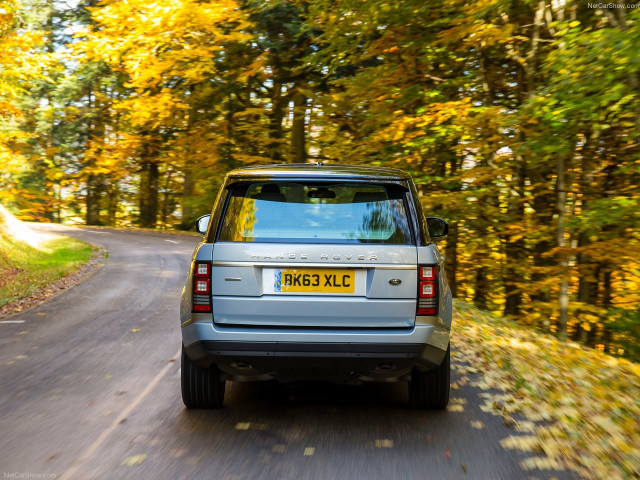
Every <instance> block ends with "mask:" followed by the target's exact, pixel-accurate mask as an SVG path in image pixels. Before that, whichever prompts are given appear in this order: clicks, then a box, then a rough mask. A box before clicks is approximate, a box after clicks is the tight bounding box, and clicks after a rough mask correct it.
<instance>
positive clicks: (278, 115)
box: [268, 80, 287, 161]
mask: <svg viewBox="0 0 640 480" xmlns="http://www.w3.org/2000/svg"><path fill="white" fill-rule="evenodd" d="M272 91H273V93H272V95H271V104H272V108H271V114H270V115H269V117H270V119H269V139H270V141H269V145H268V150H269V156H270V157H271V159H272V160H275V161H282V160H283V156H282V138H283V131H282V120H283V119H284V114H285V106H286V103H287V99H286V98H284V97H283V96H282V83H279V82H277V81H275V80H274V83H273V89H272Z"/></svg>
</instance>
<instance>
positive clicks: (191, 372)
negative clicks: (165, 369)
mask: <svg viewBox="0 0 640 480" xmlns="http://www.w3.org/2000/svg"><path fill="white" fill-rule="evenodd" d="M180 378H181V383H182V401H183V402H184V405H185V406H186V407H187V408H221V407H222V403H223V402H224V390H225V384H226V381H225V380H222V379H221V378H220V370H219V369H218V367H217V366H216V365H212V366H211V367H210V368H202V367H199V366H198V365H196V364H195V363H193V362H192V361H191V359H190V358H189V357H188V356H187V354H186V352H185V350H184V345H183V346H182V368H181V369H180Z"/></svg>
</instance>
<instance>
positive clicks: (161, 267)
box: [0, 226, 575, 480]
mask: <svg viewBox="0 0 640 480" xmlns="http://www.w3.org/2000/svg"><path fill="white" fill-rule="evenodd" d="M38 228H45V229H54V230H55V229H57V230H58V231H64V232H65V233H66V234H68V235H73V236H75V237H78V238H81V239H83V240H87V241H90V242H93V243H96V244H100V245H103V246H104V247H105V248H106V249H107V250H108V251H109V257H108V259H107V261H106V263H105V265H104V266H103V267H102V268H101V269H100V270H99V271H98V272H97V273H96V274H94V275H93V276H92V277H91V278H89V279H88V280H87V281H85V282H83V283H82V284H80V285H79V286H77V287H75V288H73V289H71V290H70V291H68V292H66V293H64V294H62V295H60V296H58V297H56V298H54V299H53V300H52V301H50V302H49V303H46V304H44V305H42V306H40V307H37V308H35V309H32V310H30V311H28V312H25V313H23V314H20V315H18V316H14V317H11V318H9V319H4V321H0V385H1V390H0V478H2V479H6V478H57V479H83V480H89V479H136V480H138V479H160V480H162V479H229V480H231V479H296V480H297V479H367V480H370V479H396V478H398V479H426V478H438V479H508V480H510V479H526V478H552V477H557V478H575V477H574V476H572V475H571V474H570V473H568V472H548V471H547V472H541V471H533V472H530V471H525V470H522V468H521V466H520V462H521V461H522V460H523V459H524V458H526V455H524V454H519V453H517V452H515V451H512V450H505V449H503V448H502V447H501V446H500V440H501V439H504V438H506V437H508V436H510V435H513V434H514V433H515V432H514V431H513V430H512V429H510V428H508V427H507V426H505V425H504V424H503V423H502V421H501V420H500V418H498V417H495V416H492V415H491V414H488V413H484V412H482V411H481V410H480V408H479V405H480V404H481V403H482V402H481V400H480V398H479V397H478V393H479V390H477V389H475V388H473V387H471V386H465V387H463V388H460V389H458V390H452V400H453V403H454V404H455V405H456V406H455V407H454V408H451V409H449V410H447V411H436V412H430V411H416V410H411V409H409V408H408V407H407V401H408V398H407V397H408V395H407V392H406V385H403V384H368V385H363V386H343V385H333V384H326V383H297V384H292V385H280V384H273V383H253V384H242V383H229V384H228V385H227V394H226V398H225V408H223V409H221V410H212V411H189V410H186V409H185V408H184V406H183V404H182V401H181V398H180V356H179V353H180V341H181V337H180V327H179V319H178V302H179V296H180V291H181V289H182V285H183V282H184V280H185V278H186V273H187V268H188V265H189V261H190V255H191V252H192V251H193V247H194V245H195V244H196V242H197V240H198V239H197V237H191V236H185V235H163V234H157V233H144V232H143V233H141V232H123V231H116V230H106V229H91V228H83V229H70V228H66V227H56V226H49V227H46V226H40V227H38ZM454 334H455V333H454ZM454 357H455V352H454ZM455 379H456V377H455V372H454V373H453V377H452V380H454V381H455ZM27 475H28V476H27Z"/></svg>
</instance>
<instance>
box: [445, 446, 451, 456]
mask: <svg viewBox="0 0 640 480" xmlns="http://www.w3.org/2000/svg"><path fill="white" fill-rule="evenodd" d="M444 458H451V450H449V447H447V449H446V450H445V451H444Z"/></svg>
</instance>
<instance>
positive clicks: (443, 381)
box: [180, 164, 452, 408]
mask: <svg viewBox="0 0 640 480" xmlns="http://www.w3.org/2000/svg"><path fill="white" fill-rule="evenodd" d="M197 229H198V231H199V232H200V233H202V234H203V235H204V237H203V240H202V241H201V242H200V243H199V244H198V246H197V247H196V249H195V252H194V255H193V260H192V264H191V270H190V274H189V278H188V280H187V283H186V285H185V288H184V290H183V293H182V299H181V312H180V315H181V326H182V339H183V352H182V369H181V376H182V397H183V401H184V403H185V405H186V406H187V407H189V408H219V407H221V406H222V404H223V400H224V391H225V385H226V381H227V380H232V381H255V380H270V379H275V380H279V381H295V380H316V379H317V380H331V381H338V382H361V381H384V382H388V381H406V382H408V386H409V398H410V402H411V404H412V405H413V406H414V407H418V408H444V407H446V405H447V403H448V400H449V369H450V366H449V362H450V360H449V334H450V329H451V314H452V308H451V294H450V291H449V287H448V284H447V281H446V276H445V274H444V267H443V258H442V256H441V255H440V253H439V252H438V249H437V247H436V245H435V244H434V243H433V242H432V238H434V237H441V236H445V235H446V234H447V230H448V225H447V223H446V222H445V221H444V220H442V219H439V218H436V217H429V218H425V217H424V215H423V212H422V207H421V204H420V202H419V200H418V195H417V192H416V188H415V185H414V183H413V181H412V179H411V177H410V176H409V175H408V174H406V173H404V172H402V171H400V170H396V169H387V168H373V167H355V166H336V165H331V166H326V165H322V164H315V165H311V164H302V165H271V166H260V167H254V168H246V169H242V170H234V171H231V172H229V173H228V174H227V175H226V177H225V179H224V181H223V184H222V186H221V189H220V192H219V194H218V197H217V199H216V202H215V205H214V206H213V211H212V213H211V215H205V216H204V217H201V218H200V219H199V220H198V222H197Z"/></svg>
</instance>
